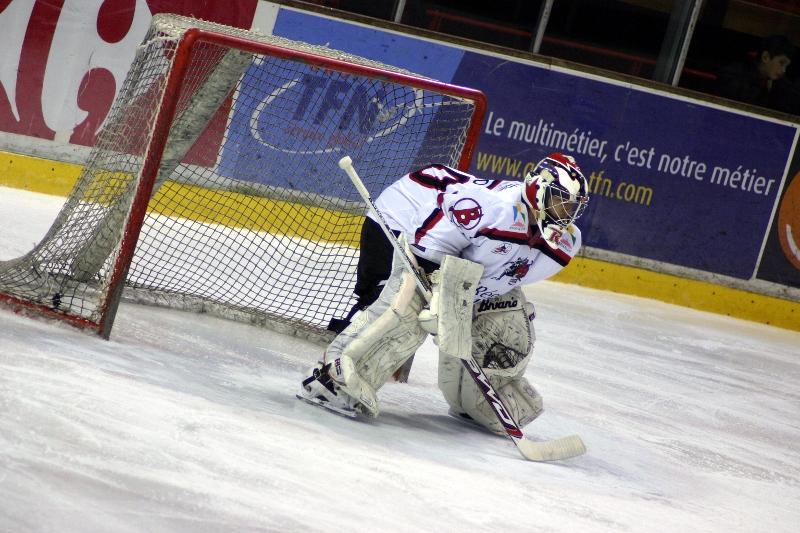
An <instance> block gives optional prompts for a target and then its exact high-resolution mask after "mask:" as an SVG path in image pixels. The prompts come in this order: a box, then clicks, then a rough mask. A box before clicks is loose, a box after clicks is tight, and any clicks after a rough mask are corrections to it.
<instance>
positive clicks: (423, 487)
mask: <svg viewBox="0 0 800 533" xmlns="http://www.w3.org/2000/svg"><path fill="white" fill-rule="evenodd" d="M62 201H63V200H62V199H60V198H55V197H49V196H44V195H37V194H32V193H26V192H22V191H17V190H14V189H7V188H0V259H10V258H12V257H14V256H17V255H20V254H22V253H24V252H25V251H27V250H28V249H30V247H31V246H32V244H33V243H34V242H36V241H37V240H38V239H39V238H41V236H42V235H43V234H44V233H45V231H46V230H47V228H48V226H49V224H50V222H51V220H52V218H53V217H54V216H55V213H56V212H57V210H58V209H59V207H60V205H61V203H62ZM527 293H528V295H529V297H531V298H532V299H533V300H534V302H535V303H536V306H537V312H538V318H537V319H536V320H537V336H538V340H537V343H536V350H535V353H534V360H533V363H532V364H531V366H530V368H529V370H528V373H527V376H528V378H529V379H530V380H531V382H533V383H534V384H535V385H536V386H537V388H538V389H539V391H540V392H541V393H542V395H543V396H544V399H545V408H546V411H545V413H544V414H543V415H542V416H541V417H540V418H539V419H538V420H536V421H535V422H534V423H532V424H531V425H530V426H528V427H527V428H526V434H527V435H528V436H529V437H531V438H534V439H536V438H553V437H558V436H562V435H565V434H568V433H573V432H576V433H579V434H580V435H581V436H582V437H583V439H584V441H585V442H586V444H587V447H588V449H589V451H588V453H587V454H586V455H585V456H583V457H580V458H577V459H572V460H569V461H564V462H561V463H549V464H534V463H528V462H525V461H524V460H522V459H521V457H520V456H519V455H518V453H517V451H516V449H515V448H514V446H513V444H512V443H511V442H510V441H508V440H506V439H504V438H500V437H495V436H493V435H490V434H487V433H484V432H481V431H479V430H477V429H475V428H473V427H471V426H468V425H465V424H463V423H462V422H459V421H457V420H455V419H452V418H450V417H448V416H447V415H446V413H447V407H446V404H445V402H444V400H443V399H442V397H441V394H440V393H439V392H438V389H437V388H436V357H437V356H436V351H435V347H434V346H433V345H432V344H430V343H428V344H425V345H424V346H423V348H422V349H421V350H420V351H419V352H418V354H417V357H416V360H415V364H414V368H413V370H412V374H411V380H410V383H408V384H405V385H402V384H396V383H390V384H388V385H387V386H386V387H384V388H383V389H381V391H380V393H379V397H380V399H381V402H382V406H381V407H382V414H381V416H380V417H379V418H378V419H377V420H374V421H366V422H365V421H354V420H350V419H346V418H343V417H340V416H336V415H333V414H331V413H328V412H326V411H324V410H321V409H318V408H315V407H313V406H310V405H308V404H305V403H303V402H300V401H298V400H296V399H295V398H294V393H295V390H296V388H297V387H298V384H299V381H300V380H301V379H302V377H303V376H304V374H305V372H306V371H307V369H308V367H310V366H311V365H312V363H313V362H314V361H315V360H316V358H317V357H318V356H319V355H320V354H319V352H320V350H319V348H317V347H315V346H312V345H310V344H307V343H305V342H303V341H300V340H297V339H294V338H290V337H284V336H281V335H278V334H275V333H272V332H269V331H265V330H261V329H258V328H255V327H252V326H247V325H244V324H239V323H233V322H228V321H225V320H220V319H215V318H212V317H208V316H203V315H196V314H189V313H182V312H177V311H171V310H164V309H157V308H150V307H144V306H139V305H131V304H123V305H122V306H121V308H120V311H119V314H118V316H117V320H116V323H115V326H114V330H113V332H112V336H111V340H110V341H103V340H101V339H99V338H96V337H93V336H91V335H87V334H85V333H83V332H80V331H78V330H75V329H73V328H71V327H69V326H66V325H61V324H54V323H52V322H49V321H46V320H40V319H33V320H32V319H30V318H26V317H23V316H18V315H16V314H14V313H12V312H10V311H8V310H7V309H5V308H0V531H3V532H23V531H59V532H93V531H98V532H100V531H102V532H116V531H147V532H158V531H186V532H203V531H287V532H294V531H298V532H308V531H326V532H329V531H354V532H360V531H364V532H367V531H370V532H373V531H437V532H450V531H452V532H470V531H568V532H574V531H592V532H595V531H614V532H619V531H635V532H654V531H675V532H700V531H702V532H710V531H719V532H731V531H741V532H753V531H764V532H782V531H785V532H790V531H797V530H798V524H800V511H798V509H797V502H798V501H800V446H798V444H797V443H798V441H800V333H797V332H790V331H786V330H781V329H777V328H773V327H769V326H763V325H758V324H753V323H749V322H745V321H741V320H736V319H731V318H727V317H722V316H717V315H711V314H707V313H701V312H697V311H692V310H689V309H685V308H681V307H676V306H671V305H666V304H663V303H659V302H654V301H650V300H645V299H640V298H633V297H628V296H622V295H615V294H612V293H606V292H601V291H596V290H590V289H584V288H580V287H575V286H570V285H564V284H559V283H554V282H543V283H540V284H538V285H534V286H531V287H529V288H528V290H527Z"/></svg>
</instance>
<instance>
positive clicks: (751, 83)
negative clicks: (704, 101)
mask: <svg viewBox="0 0 800 533" xmlns="http://www.w3.org/2000/svg"><path fill="white" fill-rule="evenodd" d="M793 57H794V46H793V45H792V43H791V41H789V39H788V38H786V37H784V36H783V35H773V36H770V37H767V38H765V39H764V40H763V41H762V44H761V47H760V48H759V51H758V53H757V54H756V57H755V58H754V59H752V60H747V61H743V62H737V63H733V64H731V65H727V66H725V67H723V68H722V69H720V71H719V73H718V75H717V94H719V95H720V96H724V97H725V98H730V99H732V100H739V101H740V102H745V103H748V104H754V105H758V106H761V107H768V108H771V109H776V110H779V111H788V108H789V107H790V106H793V105H794V104H793V103H792V102H788V101H786V99H787V98H789V95H790V94H792V93H793V91H786V90H784V89H785V88H784V87H782V85H783V82H781V80H782V79H783V78H784V76H785V75H786V68H787V67H788V66H789V65H790V64H791V62H792V58H793ZM776 89H777V90H776Z"/></svg>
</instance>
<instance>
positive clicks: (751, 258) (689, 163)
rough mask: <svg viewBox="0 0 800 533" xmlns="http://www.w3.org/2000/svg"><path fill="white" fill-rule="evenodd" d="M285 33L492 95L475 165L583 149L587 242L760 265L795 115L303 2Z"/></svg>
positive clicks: (491, 168)
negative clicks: (535, 59)
mask: <svg viewBox="0 0 800 533" xmlns="http://www.w3.org/2000/svg"><path fill="white" fill-rule="evenodd" d="M273 33H274V34H276V35H280V36H283V37H288V38H291V39H302V40H305V41H307V42H311V43H314V44H329V45H330V46H332V47H336V48H339V49H342V50H344V51H347V52H352V53H360V54H363V55H365V56H366V57H369V58H371V59H377V60H380V61H383V62H386V63H389V64H392V65H397V66H401V67H404V68H408V69H409V70H413V71H416V72H419V73H422V74H426V75H430V76H433V77H436V78H437V79H440V80H442V81H447V82H452V83H455V84H458V85H464V86H468V87H473V88H476V89H480V90H482V91H483V92H484V93H485V94H486V95H487V98H488V101H489V109H488V112H487V116H486V119H485V122H484V125H483V129H482V134H481V137H480V139H479V143H478V150H477V153H476V155H475V158H474V160H473V163H472V167H471V171H472V172H473V173H475V174H478V175H480V176H481V177H487V178H506V179H521V178H522V177H523V176H524V175H525V173H526V171H528V170H530V169H531V168H532V167H533V165H534V164H535V162H536V161H538V160H539V159H541V158H542V157H544V156H545V155H547V154H548V153H550V152H552V151H563V152H566V153H570V154H572V155H574V156H575V157H576V159H577V160H578V162H579V164H581V165H582V167H583V169H584V172H585V174H586V176H587V178H588V179H589V180H590V188H591V191H592V198H591V200H590V207H589V209H588V210H587V214H586V215H585V218H584V219H583V220H582V221H581V226H582V228H583V229H584V230H585V233H584V235H585V243H586V244H587V245H588V246H593V247H597V248H600V249H604V250H608V251H612V252H619V253H623V254H628V255H632V256H637V257H641V258H646V259H652V260H655V261H663V262H667V263H671V264H674V265H680V266H685V267H689V268H695V269H699V270H703V271H707V272H712V273H717V274H723V275H728V276H733V277H737V278H741V279H749V278H751V277H752V276H753V275H754V272H755V269H756V265H757V262H758V258H759V253H760V250H761V246H762V243H763V240H764V235H765V234H766V231H767V228H768V225H769V223H770V216H771V213H772V210H773V207H774V204H775V202H776V199H777V196H778V194H779V192H780V190H781V185H782V183H783V179H784V169H785V165H786V161H787V159H788V157H789V155H790V153H791V150H792V146H793V143H794V139H795V134H796V127H793V126H789V125H786V124H782V123H778V122H775V121H770V120H767V119H761V118H757V117H754V116H747V115H744V114H740V113H735V112H731V111H726V110H723V109H719V108H715V107H713V106H711V105H707V104H702V103H699V102H694V101H690V100H688V99H680V98H677V97H674V96H669V95H666V94H659V93H656V92H653V91H647V90H645V89H642V88H635V87H632V86H630V85H622V84H616V83H613V82H610V81H608V80H602V79H600V78H599V77H588V76H583V75H580V74H578V73H574V72H564V71H558V70H556V69H550V68H547V67H544V66H538V65H533V64H529V63H525V62H523V61H520V60H514V59H509V58H508V57H495V56H493V55H491V54H488V53H480V52H475V51H464V50H459V49H456V48H454V47H450V46H446V45H442V44H438V43H432V42H428V41H422V40H419V41H417V42H416V43H414V42H413V41H414V40H413V39H410V38H406V37H402V36H398V35H395V34H393V33H390V32H387V31H383V30H379V29H374V28H363V27H360V26H358V25H355V24H348V23H343V22H341V21H335V20H330V19H326V18H324V17H320V16H315V15H310V14H304V13H300V12H296V11H291V10H281V12H280V14H279V16H278V18H277V20H276V24H275V27H274V30H273ZM432 58H435V59H436V61H438V62H440V64H438V65H437V64H435V63H434V62H433V59H432ZM454 67H455V68H454ZM398 177H399V176H398Z"/></svg>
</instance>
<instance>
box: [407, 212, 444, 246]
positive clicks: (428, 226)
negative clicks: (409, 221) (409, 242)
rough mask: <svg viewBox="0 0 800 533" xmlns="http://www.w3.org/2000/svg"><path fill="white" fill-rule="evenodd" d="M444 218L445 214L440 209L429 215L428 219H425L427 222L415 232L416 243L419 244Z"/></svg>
mask: <svg viewBox="0 0 800 533" xmlns="http://www.w3.org/2000/svg"><path fill="white" fill-rule="evenodd" d="M443 216H444V212H443V211H442V210H441V209H439V208H438V207H437V208H436V209H434V210H433V212H431V214H430V215H428V218H426V219H425V222H423V223H422V226H420V227H419V228H417V231H415V232H414V242H419V241H420V240H422V238H423V237H424V236H425V235H427V234H428V232H429V231H430V230H432V229H433V227H434V226H435V225H436V224H437V223H438V222H439V221H440V220H441V219H442V217H443Z"/></svg>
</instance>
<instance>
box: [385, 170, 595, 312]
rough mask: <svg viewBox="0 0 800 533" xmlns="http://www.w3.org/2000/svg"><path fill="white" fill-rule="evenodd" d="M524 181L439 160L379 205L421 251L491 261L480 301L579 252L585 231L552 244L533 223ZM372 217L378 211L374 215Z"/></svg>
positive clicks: (436, 257) (572, 231) (544, 274)
mask: <svg viewBox="0 0 800 533" xmlns="http://www.w3.org/2000/svg"><path fill="white" fill-rule="evenodd" d="M521 188H522V183H521V182H516V181H501V180H487V179H480V178H477V177H475V176H472V175H470V174H466V173H464V172H461V171H458V170H455V169H452V168H450V167H446V166H444V165H431V166H429V167H425V168H423V169H421V170H418V171H416V172H412V173H410V174H407V175H405V176H403V177H402V178H400V179H399V180H398V181H396V182H395V183H393V184H392V185H390V186H389V187H388V188H387V189H386V190H385V191H383V193H381V195H380V196H379V197H378V199H377V200H376V201H375V205H376V207H377V208H378V211H380V213H381V215H382V216H383V217H384V218H385V219H386V222H387V223H388V224H389V227H391V228H392V229H393V230H395V231H402V232H404V233H405V234H406V237H407V239H408V242H409V244H410V245H411V248H412V250H413V251H414V253H415V254H416V255H419V256H420V257H424V258H426V259H430V260H432V261H434V262H436V263H439V262H441V258H442V255H443V254H446V255H455V256H457V257H461V258H463V259H469V260H470V261H474V262H476V263H480V264H482V265H483V267H484V270H483V277H482V278H481V280H480V284H479V287H478V290H477V291H476V296H475V300H476V301H478V300H484V299H487V298H492V297H495V296H500V295H502V294H505V293H507V292H509V291H510V290H511V289H513V288H515V287H517V286H519V285H524V284H528V283H534V282H536V281H540V280H543V279H546V278H549V277H550V276H552V275H553V274H555V273H556V272H558V271H559V270H561V269H562V268H564V267H565V266H566V265H567V263H569V261H570V259H572V257H574V256H575V254H576V253H577V252H578V249H579V248H580V246H581V232H580V230H579V229H578V228H577V227H576V226H574V225H572V226H570V227H569V228H568V229H567V230H566V231H564V232H563V233H562V234H561V235H560V238H559V239H558V246H557V247H556V248H551V247H550V246H548V245H547V243H545V242H544V240H543V239H542V237H541V235H540V234H539V229H538V227H537V226H536V225H535V224H534V226H533V227H531V224H530V220H529V216H528V210H527V208H526V207H525V205H524V204H523V203H522V201H521V197H520V194H521ZM370 216H371V215H370Z"/></svg>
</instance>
